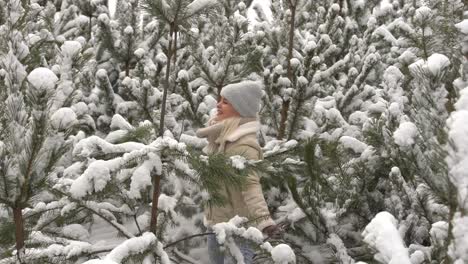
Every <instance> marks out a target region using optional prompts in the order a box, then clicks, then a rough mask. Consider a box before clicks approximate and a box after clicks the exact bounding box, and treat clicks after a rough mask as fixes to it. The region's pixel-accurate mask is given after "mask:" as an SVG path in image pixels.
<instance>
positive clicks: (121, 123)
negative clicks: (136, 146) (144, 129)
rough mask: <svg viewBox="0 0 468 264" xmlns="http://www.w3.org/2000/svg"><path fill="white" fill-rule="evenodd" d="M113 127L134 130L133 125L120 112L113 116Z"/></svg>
mask: <svg viewBox="0 0 468 264" xmlns="http://www.w3.org/2000/svg"><path fill="white" fill-rule="evenodd" d="M110 128H111V129H122V130H132V129H134V128H133V126H132V125H131V124H130V123H128V122H127V120H125V118H124V117H123V116H121V115H119V114H115V115H114V116H113V117H112V121H111V124H110Z"/></svg>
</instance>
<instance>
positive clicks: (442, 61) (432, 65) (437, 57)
mask: <svg viewBox="0 0 468 264" xmlns="http://www.w3.org/2000/svg"><path fill="white" fill-rule="evenodd" d="M449 65H450V60H449V58H447V57H446V56H445V55H443V54H438V53H434V54H432V55H431V56H430V57H429V58H428V59H427V68H428V69H429V71H430V72H431V73H432V75H434V76H437V75H438V74H439V73H440V72H441V71H442V70H443V69H445V68H446V67H448V66H449Z"/></svg>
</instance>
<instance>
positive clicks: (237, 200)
mask: <svg viewBox="0 0 468 264" xmlns="http://www.w3.org/2000/svg"><path fill="white" fill-rule="evenodd" d="M258 125H259V124H258V122H256V121H254V122H248V123H245V124H242V125H240V126H239V127H238V128H237V129H236V130H234V131H233V132H232V133H230V134H229V135H227V136H226V145H225V147H224V154H225V155H226V156H228V157H230V156H235V155H240V156H243V157H245V158H246V159H249V160H259V159H262V158H263V156H262V149H261V148H260V146H259V145H258V142H257V138H256V132H257V129H258ZM222 188H223V189H222V190H221V194H222V195H223V196H224V197H227V198H228V202H227V203H226V204H224V205H223V206H213V205H212V206H206V207H205V220H206V222H207V224H208V226H211V225H214V224H216V223H220V222H227V221H229V220H230V219H231V218H233V217H234V216H236V215H238V216H241V217H247V218H248V219H249V223H250V225H251V226H255V227H257V228H258V229H259V230H263V228H265V227H267V226H270V225H274V224H275V222H274V221H273V220H272V219H271V217H270V212H269V211H268V206H267V204H266V202H265V198H264V197H263V192H262V187H261V185H260V179H259V176H258V175H257V173H255V172H252V173H250V174H249V175H248V176H247V181H246V184H245V186H243V188H235V187H233V186H223V187H222Z"/></svg>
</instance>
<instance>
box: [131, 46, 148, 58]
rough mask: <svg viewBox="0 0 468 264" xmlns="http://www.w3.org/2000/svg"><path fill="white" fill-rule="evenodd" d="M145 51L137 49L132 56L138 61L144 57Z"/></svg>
mask: <svg viewBox="0 0 468 264" xmlns="http://www.w3.org/2000/svg"><path fill="white" fill-rule="evenodd" d="M145 53H146V51H145V49H143V48H138V49H137V50H135V52H134V53H133V54H135V56H136V57H137V58H139V59H141V58H143V56H145Z"/></svg>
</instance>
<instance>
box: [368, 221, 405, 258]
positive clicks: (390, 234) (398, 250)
mask: <svg viewBox="0 0 468 264" xmlns="http://www.w3.org/2000/svg"><path fill="white" fill-rule="evenodd" d="M362 235H363V236H364V241H365V242H366V243H367V244H369V245H370V246H371V247H373V248H376V249H377V250H378V252H379V253H377V254H376V255H375V256H374V257H375V259H376V260H377V261H379V262H382V263H388V264H411V261H410V259H409V256H408V249H407V248H406V247H405V245H404V243H403V239H402V238H401V237H400V234H399V232H398V229H397V220H396V219H395V217H393V215H391V214H390V213H388V212H380V213H378V214H377V215H376V216H375V217H374V218H373V219H372V221H371V222H370V223H369V224H368V225H367V226H366V228H365V230H364V232H363V233H362Z"/></svg>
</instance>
